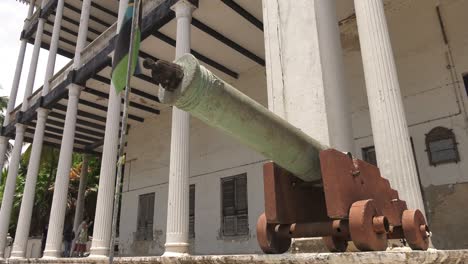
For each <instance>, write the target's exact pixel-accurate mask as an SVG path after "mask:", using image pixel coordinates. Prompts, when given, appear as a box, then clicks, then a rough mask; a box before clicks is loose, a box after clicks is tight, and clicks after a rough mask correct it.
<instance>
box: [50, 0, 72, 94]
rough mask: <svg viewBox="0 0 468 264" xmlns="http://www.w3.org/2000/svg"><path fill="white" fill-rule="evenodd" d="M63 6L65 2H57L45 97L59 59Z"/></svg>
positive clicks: (62, 0)
mask: <svg viewBox="0 0 468 264" xmlns="http://www.w3.org/2000/svg"><path fill="white" fill-rule="evenodd" d="M63 5H64V0H59V1H58V2H57V8H56V11H55V20H54V29H53V30H52V38H51V40H50V48H49V57H48V59H47V68H46V73H45V77H44V86H43V88H42V94H43V95H45V94H47V93H49V90H50V82H49V80H50V79H51V78H52V76H53V74H54V69H55V59H56V58H57V48H58V43H59V37H60V29H61V27H62V16H63ZM80 28H81V25H80Z"/></svg>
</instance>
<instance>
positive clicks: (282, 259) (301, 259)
mask: <svg viewBox="0 0 468 264" xmlns="http://www.w3.org/2000/svg"><path fill="white" fill-rule="evenodd" d="M107 262H108V259H107V258H100V259H96V258H67V259H55V260H53V259H23V260H18V259H7V260H3V261H0V263H12V264H26V263H44V264H45V263H47V264H59V263H70V264H72V263H76V264H78V263H83V264H84V263H95V264H104V263H107ZM114 263H120V264H135V263H161V264H172V263H174V264H191V263H203V264H237V263H239V264H247V263H262V264H270V263H271V264H273V263H300V264H309V263H310V264H325V263H327V264H328V263H333V264H335V263H336V264H338V263H365V264H377V263H384V264H386V263H388V264H390V263H392V264H400V263H412V264H413V263H414V264H416V263H425V264H429V263H445V264H449V263H450V264H451V263H454V264H461V263H468V250H447V251H442V250H440V251H436V250H433V251H429V252H421V251H412V252H360V253H341V254H333V253H312V254H283V255H229V256H228V255H225V256H183V257H178V258H175V257H123V258H116V259H115V260H114Z"/></svg>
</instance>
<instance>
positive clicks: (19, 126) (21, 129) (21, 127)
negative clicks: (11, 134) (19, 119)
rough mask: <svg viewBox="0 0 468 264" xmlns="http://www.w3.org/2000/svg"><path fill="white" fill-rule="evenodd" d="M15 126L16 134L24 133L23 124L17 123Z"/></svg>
mask: <svg viewBox="0 0 468 264" xmlns="http://www.w3.org/2000/svg"><path fill="white" fill-rule="evenodd" d="M15 127H16V134H24V131H25V130H26V127H25V126H24V125H23V124H20V123H17V124H16V125H15Z"/></svg>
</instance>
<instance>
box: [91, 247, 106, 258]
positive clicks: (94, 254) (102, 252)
mask: <svg viewBox="0 0 468 264" xmlns="http://www.w3.org/2000/svg"><path fill="white" fill-rule="evenodd" d="M89 251H90V254H89V257H90V258H107V257H108V256H109V248H108V247H91V249H90V250H89Z"/></svg>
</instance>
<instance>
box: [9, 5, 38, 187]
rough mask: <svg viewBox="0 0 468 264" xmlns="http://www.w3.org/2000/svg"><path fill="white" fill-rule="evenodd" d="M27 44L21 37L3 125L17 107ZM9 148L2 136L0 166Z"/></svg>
mask: <svg viewBox="0 0 468 264" xmlns="http://www.w3.org/2000/svg"><path fill="white" fill-rule="evenodd" d="M35 3H36V1H35V0H33V1H32V2H31V3H30V5H29V9H28V16H27V18H26V21H29V19H30V18H31V16H32V14H33V11H34V5H35ZM25 27H26V23H25V25H24V26H23V29H24V28H25ZM27 44H28V40H27V39H25V38H23V39H21V46H20V51H19V54H18V59H17V61H16V70H15V75H14V77H13V84H12V86H11V91H10V97H8V105H7V110H6V112H5V119H4V120H3V126H7V125H8V124H9V123H10V113H11V111H13V109H14V108H15V104H16V95H17V94H18V87H19V83H20V80H21V73H22V72H23V63H24V55H25V54H26V46H27ZM7 148H8V138H6V137H3V136H0V168H3V165H4V163H5V159H4V158H5V153H6V150H7ZM0 179H1V176H0Z"/></svg>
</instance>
